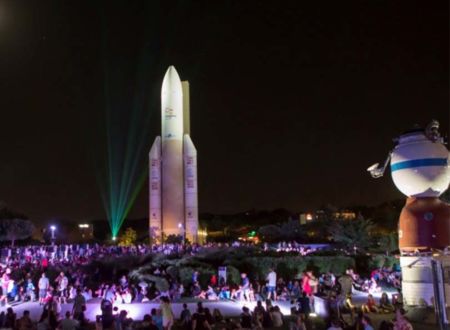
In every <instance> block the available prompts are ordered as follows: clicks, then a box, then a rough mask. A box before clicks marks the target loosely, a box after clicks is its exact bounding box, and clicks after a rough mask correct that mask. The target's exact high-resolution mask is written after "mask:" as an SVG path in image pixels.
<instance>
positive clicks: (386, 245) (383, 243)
mask: <svg viewBox="0 0 450 330" xmlns="http://www.w3.org/2000/svg"><path fill="white" fill-rule="evenodd" d="M380 248H381V249H382V250H383V251H384V252H385V253H386V255H387V256H388V255H389V254H390V253H392V252H394V251H397V250H398V234H397V233H396V232H392V233H389V234H387V235H383V236H382V237H381V238H380Z"/></svg>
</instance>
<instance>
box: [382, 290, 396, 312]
mask: <svg viewBox="0 0 450 330" xmlns="http://www.w3.org/2000/svg"><path fill="white" fill-rule="evenodd" d="M380 310H381V311H382V312H383V313H393V312H394V310H395V307H394V305H392V304H391V302H390V301H389V297H388V295H387V293H386V292H383V293H382V294H381V298H380Z"/></svg>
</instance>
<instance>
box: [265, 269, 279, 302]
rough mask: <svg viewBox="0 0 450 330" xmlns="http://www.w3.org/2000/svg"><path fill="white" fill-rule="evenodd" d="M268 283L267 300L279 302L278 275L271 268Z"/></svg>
mask: <svg viewBox="0 0 450 330" xmlns="http://www.w3.org/2000/svg"><path fill="white" fill-rule="evenodd" d="M266 281H267V299H272V297H273V299H272V300H277V273H275V271H274V270H273V268H272V267H271V268H270V271H269V274H267V277H266Z"/></svg>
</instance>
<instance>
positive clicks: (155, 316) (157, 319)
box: [150, 308, 163, 330]
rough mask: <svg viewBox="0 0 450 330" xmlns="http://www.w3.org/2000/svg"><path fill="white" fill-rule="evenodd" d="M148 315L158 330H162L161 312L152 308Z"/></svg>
mask: <svg viewBox="0 0 450 330" xmlns="http://www.w3.org/2000/svg"><path fill="white" fill-rule="evenodd" d="M150 314H151V316H152V321H153V323H154V324H155V326H156V327H157V328H158V330H163V319H162V316H161V311H160V310H158V309H156V308H152V310H151V312H150Z"/></svg>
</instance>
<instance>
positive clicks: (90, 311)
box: [0, 290, 391, 321]
mask: <svg viewBox="0 0 450 330" xmlns="http://www.w3.org/2000/svg"><path fill="white" fill-rule="evenodd" d="M380 295H381V294H376V295H374V298H375V299H376V300H378V299H379V296H380ZM366 298H367V293H365V292H359V291H355V290H354V292H353V302H354V303H355V304H357V305H361V304H362V303H364V302H365V301H366ZM389 298H391V295H390V294H389ZM187 305H188V308H189V309H190V311H191V313H194V312H195V311H196V310H197V302H189V303H187ZM263 305H265V304H264V303H263ZM273 305H277V306H279V307H280V310H281V312H282V313H283V314H284V315H290V313H291V304H290V302H289V301H276V302H273ZM114 306H117V307H118V308H119V311H121V310H126V311H127V312H128V316H129V317H131V318H132V319H134V320H142V319H143V318H144V315H145V314H150V311H151V309H152V308H159V303H152V302H146V303H132V304H114ZM203 306H204V307H208V308H209V309H210V310H211V312H212V311H213V310H214V308H218V309H219V310H220V312H221V313H222V315H223V316H225V317H231V316H239V315H240V314H241V312H242V307H243V306H247V307H249V308H250V310H253V309H254V308H255V306H256V302H255V301H253V302H244V301H211V302H209V301H203ZM11 307H12V308H13V309H14V312H15V313H16V314H17V317H20V316H22V313H23V311H24V310H29V311H30V314H31V319H32V320H38V319H39V317H40V315H41V313H42V309H43V306H40V305H39V303H37V302H25V303H19V304H17V305H13V306H11ZM86 307H87V310H86V313H85V315H86V317H87V318H88V319H89V321H94V320H95V317H96V316H97V315H101V310H100V299H92V300H90V301H89V302H88V303H87V304H86ZM182 308H183V303H182V302H177V303H173V304H172V309H173V311H174V313H175V318H179V316H180V314H181V310H182ZM315 308H316V312H317V314H319V315H324V313H326V311H325V310H324V308H325V307H324V304H323V301H322V299H320V298H316V303H315ZM6 309H7V306H5V307H0V312H1V311H6ZM68 310H69V311H72V304H63V305H62V306H61V316H63V315H64V314H65V312H66V311H68Z"/></svg>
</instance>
